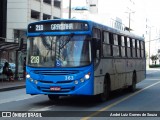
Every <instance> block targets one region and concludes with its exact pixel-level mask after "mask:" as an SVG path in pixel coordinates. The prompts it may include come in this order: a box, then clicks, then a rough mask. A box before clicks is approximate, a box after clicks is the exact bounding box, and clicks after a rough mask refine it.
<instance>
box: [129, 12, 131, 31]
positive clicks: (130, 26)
mask: <svg viewBox="0 0 160 120" xmlns="http://www.w3.org/2000/svg"><path fill="white" fill-rule="evenodd" d="M130 27H131V13H130V12H129V32H130Z"/></svg>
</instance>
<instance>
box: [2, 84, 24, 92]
mask: <svg viewBox="0 0 160 120" xmlns="http://www.w3.org/2000/svg"><path fill="white" fill-rule="evenodd" d="M25 87H26V85H19V86H13V87H6V88H5V87H4V88H0V92H2V91H10V90H16V89H22V88H25Z"/></svg>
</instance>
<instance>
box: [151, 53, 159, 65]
mask: <svg viewBox="0 0 160 120" xmlns="http://www.w3.org/2000/svg"><path fill="white" fill-rule="evenodd" d="M150 59H151V60H152V64H154V63H155V65H156V60H158V56H157V55H152V56H151V57H150Z"/></svg>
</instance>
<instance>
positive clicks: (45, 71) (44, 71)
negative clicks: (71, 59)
mask: <svg viewBox="0 0 160 120" xmlns="http://www.w3.org/2000/svg"><path fill="white" fill-rule="evenodd" d="M78 72H79V71H70V70H63V71H61V70H56V71H54V70H35V71H34V73H35V74H41V75H69V74H76V73H78Z"/></svg>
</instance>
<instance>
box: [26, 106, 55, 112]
mask: <svg viewBox="0 0 160 120" xmlns="http://www.w3.org/2000/svg"><path fill="white" fill-rule="evenodd" d="M53 106H55V105H52V106H47V107H43V108H31V109H30V110H28V111H49V110H51V109H52V108H53Z"/></svg>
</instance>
